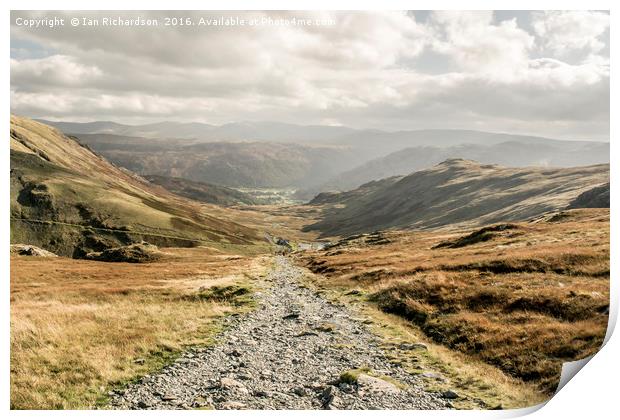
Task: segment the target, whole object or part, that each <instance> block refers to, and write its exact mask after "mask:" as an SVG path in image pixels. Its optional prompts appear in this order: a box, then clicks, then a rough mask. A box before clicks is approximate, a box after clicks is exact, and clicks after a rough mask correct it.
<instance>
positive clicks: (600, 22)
mask: <svg viewBox="0 0 620 420" xmlns="http://www.w3.org/2000/svg"><path fill="white" fill-rule="evenodd" d="M532 27H533V28H534V32H535V33H536V35H537V36H538V37H539V39H540V44H541V46H542V47H543V48H545V49H547V50H549V51H550V52H551V53H554V54H557V55H560V56H564V55H567V54H570V53H571V52H573V50H586V51H587V52H588V53H594V54H595V53H598V52H600V51H601V50H603V49H604V48H605V45H606V42H605V41H604V40H603V39H602V36H603V35H604V34H605V33H606V32H607V30H608V28H609V14H608V13H604V12H590V11H546V12H537V13H535V14H534V18H533V20H532Z"/></svg>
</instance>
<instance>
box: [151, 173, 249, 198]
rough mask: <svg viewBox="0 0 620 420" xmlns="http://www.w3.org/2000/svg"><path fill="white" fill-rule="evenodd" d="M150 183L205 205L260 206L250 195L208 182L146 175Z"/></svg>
mask: <svg viewBox="0 0 620 420" xmlns="http://www.w3.org/2000/svg"><path fill="white" fill-rule="evenodd" d="M144 178H146V179H147V180H148V181H149V182H151V183H153V184H157V185H161V186H162V187H164V188H165V189H167V190H168V191H170V192H173V193H175V194H177V195H180V196H181V197H187V198H190V199H192V200H196V201H200V202H203V203H210V204H217V205H220V206H234V205H238V204H248V205H254V204H260V203H259V202H258V201H257V200H256V199H254V198H253V197H252V196H250V195H249V194H245V193H243V192H241V191H237V190H235V189H232V188H227V187H222V186H219V185H214V184H208V183H206V182H197V181H190V180H189V179H184V178H175V177H169V176H161V175H146V176H145V177H144Z"/></svg>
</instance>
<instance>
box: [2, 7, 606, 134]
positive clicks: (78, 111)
mask: <svg viewBox="0 0 620 420" xmlns="http://www.w3.org/2000/svg"><path fill="white" fill-rule="evenodd" d="M52 18H58V19H61V18H63V19H64V25H55V26H53V27H51V25H46V24H45V22H48V23H49V22H50V21H49V20H47V21H45V20H44V19H52ZM72 18H77V19H79V25H78V26H72V25H71V24H70V23H69V22H71V19H72ZM83 18H86V19H87V20H88V19H91V21H98V22H99V26H85V25H84V24H83V23H84V22H85V21H84V20H83ZM104 18H109V19H113V18H121V19H136V18H143V19H151V20H152V21H155V20H156V21H157V22H158V26H128V25H124V26H110V25H105V24H104ZM166 18H171V19H172V20H171V21H169V22H170V23H174V22H175V21H174V18H176V19H177V20H176V23H180V22H186V21H187V20H186V19H187V18H189V20H190V21H191V25H189V26H188V25H183V26H179V25H177V26H174V25H173V26H164V25H165V23H166ZM217 18H235V19H237V20H236V22H237V24H236V25H231V26H221V25H217V26H216V25H214V23H213V19H217ZM201 19H202V21H201ZM241 19H243V20H245V24H244V25H243V26H242V25H241V24H239V22H240V20H241ZM293 19H296V22H293ZM26 22H34V24H36V23H37V22H39V26H38V27H36V26H27V25H25V23H26ZM252 22H253V24H250V23H252ZM307 22H311V24H308V23H307ZM11 111H12V112H13V113H15V114H19V115H24V116H29V117H32V118H45V119H52V120H64V121H98V120H110V121H116V122H119V123H127V124H141V123H151V122H160V121H183V122H188V121H197V122H205V123H210V124H224V123H228V122H238V121H278V122H286V123H295V124H305V125H310V124H324V125H344V126H349V127H353V128H377V129H382V130H390V131H395V130H405V129H428V128H450V129H473V130H485V131H496V132H508V133H520V134H532V135H541V136H546V137H552V138H560V139H580V140H603V141H608V140H609V116H610V111H609V14H608V13H607V12H600V11H534V12H527V11H515V12H510V11H501V12H492V11H488V12H487V11H474V12H459V11H441V12H438V11H415V12H411V11H409V12H406V11H403V12H387V11H385V12H381V11H368V12H332V11H330V12H239V11H233V12H223V11H216V12H187V11H183V12H167V11H151V12H130V11H119V12H113V11H105V12H104V11H86V12H44V11H28V12H12V14H11Z"/></svg>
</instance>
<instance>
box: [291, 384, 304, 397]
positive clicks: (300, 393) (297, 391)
mask: <svg viewBox="0 0 620 420" xmlns="http://www.w3.org/2000/svg"><path fill="white" fill-rule="evenodd" d="M293 394H295V395H297V396H298V397H304V396H305V395H306V390H305V388H304V387H301V386H297V387H295V388H293Z"/></svg>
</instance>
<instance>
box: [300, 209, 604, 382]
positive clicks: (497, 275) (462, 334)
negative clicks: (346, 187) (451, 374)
mask: <svg viewBox="0 0 620 420" xmlns="http://www.w3.org/2000/svg"><path fill="white" fill-rule="evenodd" d="M298 258H299V259H300V260H301V261H303V263H305V265H306V266H307V267H308V268H310V269H311V270H312V271H313V272H315V273H317V274H318V275H319V276H317V277H316V279H315V281H316V282H318V283H319V284H320V285H321V286H323V287H325V288H328V289H335V290H338V291H339V293H338V295H339V296H341V298H342V299H345V300H346V299H348V300H351V299H357V300H359V299H361V301H362V302H364V303H365V304H367V305H370V306H372V307H375V308H378V309H379V310H381V311H383V312H386V313H389V314H395V315H397V316H398V317H399V318H402V319H404V320H406V321H408V322H410V323H411V325H412V326H413V327H414V328H417V329H419V330H421V332H422V333H423V334H424V335H426V337H427V339H428V340H431V341H433V342H435V343H439V344H441V345H443V346H446V347H448V348H450V349H452V350H456V351H457V352H459V353H462V354H464V355H466V356H467V357H471V358H472V359H475V360H478V361H483V362H485V363H488V364H490V365H492V366H495V367H498V368H499V369H501V370H502V371H503V372H505V373H506V374H507V375H509V376H511V377H513V378H517V379H519V380H522V381H525V382H526V383H528V384H531V385H533V386H535V387H537V388H538V389H539V391H540V392H543V393H546V394H549V393H552V392H553V391H554V390H555V387H556V386H557V383H558V380H559V376H560V371H561V366H562V363H563V362H565V361H570V360H577V359H581V358H583V357H586V356H588V355H591V354H593V353H594V352H596V351H597V350H598V348H599V347H600V345H601V344H602V341H603V338H604V336H605V332H606V328H607V318H608V312H609V267H610V265H609V264H610V260H609V209H580V210H568V211H563V212H561V213H556V214H552V215H550V216H548V217H545V218H542V219H538V220H536V221H534V222H521V223H510V224H506V223H504V224H500V225H491V226H487V227H485V228H484V229H476V230H471V229H464V230H441V231H423V232H404V231H403V232H396V231H395V232H382V233H375V234H366V235H356V236H353V237H350V238H348V239H344V240H342V241H340V242H338V243H336V244H335V245H334V246H332V247H330V248H328V249H325V250H323V251H312V252H306V253H303V254H301V253H300V254H299V257H298ZM347 302H348V301H347ZM402 363H405V364H406V365H407V366H409V365H410V366H411V368H413V369H419V363H420V359H419V358H418V357H414V358H412V359H406V360H403V361H402ZM416 366H417V368H416ZM462 377H463V376H462ZM461 385H462V386H463V387H465V388H466V389H467V388H469V389H470V390H471V392H481V391H484V392H485V393H486V392H487V391H485V390H483V389H482V388H480V389H476V387H477V385H476V383H475V382H472V383H468V384H461Z"/></svg>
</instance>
